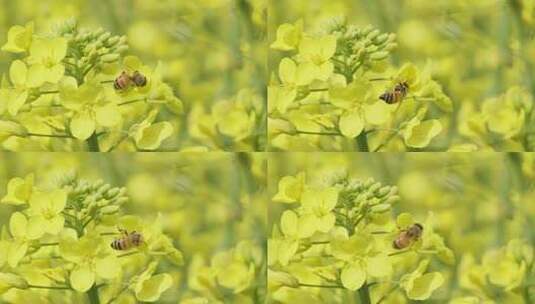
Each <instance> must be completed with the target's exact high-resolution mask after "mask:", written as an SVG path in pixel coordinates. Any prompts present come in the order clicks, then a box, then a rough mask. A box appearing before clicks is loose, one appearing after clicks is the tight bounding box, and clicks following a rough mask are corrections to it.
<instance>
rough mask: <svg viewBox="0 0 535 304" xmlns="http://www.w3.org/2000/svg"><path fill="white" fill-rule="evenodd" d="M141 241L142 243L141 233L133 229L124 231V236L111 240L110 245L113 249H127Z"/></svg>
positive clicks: (139, 243)
mask: <svg viewBox="0 0 535 304" xmlns="http://www.w3.org/2000/svg"><path fill="white" fill-rule="evenodd" d="M141 243H143V235H141V233H138V232H135V231H133V232H132V233H128V232H126V231H124V236H123V237H121V238H118V239H115V240H113V242H111V244H110V246H111V248H113V249H115V250H129V249H131V248H134V247H138V246H139V245H141Z"/></svg>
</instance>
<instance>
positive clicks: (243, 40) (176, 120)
mask: <svg viewBox="0 0 535 304" xmlns="http://www.w3.org/2000/svg"><path fill="white" fill-rule="evenodd" d="M0 4H1V5H2V10H1V11H0V33H3V34H2V35H0V44H2V45H3V44H4V43H5V42H6V41H7V32H8V30H9V29H10V28H11V27H12V26H14V25H24V24H26V23H27V22H30V21H33V22H34V23H35V29H38V31H39V32H40V33H46V32H47V31H50V30H51V29H53V28H54V26H56V25H57V24H59V23H62V22H64V21H65V20H67V19H69V18H75V19H76V20H77V21H78V23H79V24H80V26H81V27H84V28H89V29H91V30H95V29H97V28H103V29H104V30H106V31H109V32H111V33H112V34H113V35H125V36H126V38H127V43H128V45H129V50H128V54H129V55H135V56H137V57H139V58H140V59H141V60H142V61H143V62H144V63H145V64H146V65H147V66H151V67H155V66H156V65H157V63H158V62H161V63H162V77H163V79H164V81H165V82H166V83H168V84H169V85H170V86H171V88H172V91H173V93H174V95H176V96H177V97H178V98H180V100H182V102H183V103H184V110H185V113H183V114H181V115H176V114H175V113H172V112H164V113H160V119H163V120H168V121H171V123H172V125H173V129H174V132H173V135H172V136H171V138H168V139H166V140H165V141H164V143H163V144H162V146H161V147H159V150H164V151H178V150H195V151H198V150H231V151H253V150H263V149H264V145H265V133H266V125H265V119H266V118H265V100H266V98H265V83H266V73H265V64H264V62H265V58H266V56H267V48H266V45H265V43H264V41H265V37H266V33H265V28H266V20H265V19H266V16H267V11H266V4H267V2H266V1H265V0H236V1H234V0H232V1H231V0H206V1H193V2H192V1H180V0H169V1H156V0H153V1H134V0H117V1H107V0H98V1H89V0H76V1H68V2H65V1H56V0H47V1H40V2H35V1H32V0H22V1H9V0H2V1H0ZM16 58H19V57H18V56H17V55H16V54H8V53H5V52H3V55H2V56H1V57H0V71H2V74H5V75H6V76H7V74H8V73H7V71H8V69H9V66H10V62H12V61H13V60H14V59H16ZM223 114H226V115H228V116H224V115H223ZM229 120H230V122H229ZM12 134H13V133H12ZM23 150H30V149H23ZM34 150H35V149H34ZM118 150H131V149H129V148H128V147H118Z"/></svg>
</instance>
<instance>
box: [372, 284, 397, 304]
mask: <svg viewBox="0 0 535 304" xmlns="http://www.w3.org/2000/svg"><path fill="white" fill-rule="evenodd" d="M398 286H399V285H395V286H394V287H392V288H390V290H388V291H387V292H386V293H385V294H384V295H383V296H382V297H381V298H380V299H379V300H378V301H377V303H376V304H380V303H382V302H383V301H384V300H386V299H387V298H388V297H389V296H390V295H391V294H392V293H393V292H394V291H396V289H397V288H398Z"/></svg>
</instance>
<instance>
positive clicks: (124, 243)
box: [111, 238, 130, 250]
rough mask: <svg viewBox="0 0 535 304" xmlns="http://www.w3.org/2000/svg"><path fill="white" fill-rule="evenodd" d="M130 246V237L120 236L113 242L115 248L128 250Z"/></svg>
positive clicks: (112, 245) (112, 246)
mask: <svg viewBox="0 0 535 304" xmlns="http://www.w3.org/2000/svg"><path fill="white" fill-rule="evenodd" d="M129 247H130V246H129V245H128V238H120V239H116V240H114V241H113V242H111V248H113V249H115V250H126V249H128V248H129Z"/></svg>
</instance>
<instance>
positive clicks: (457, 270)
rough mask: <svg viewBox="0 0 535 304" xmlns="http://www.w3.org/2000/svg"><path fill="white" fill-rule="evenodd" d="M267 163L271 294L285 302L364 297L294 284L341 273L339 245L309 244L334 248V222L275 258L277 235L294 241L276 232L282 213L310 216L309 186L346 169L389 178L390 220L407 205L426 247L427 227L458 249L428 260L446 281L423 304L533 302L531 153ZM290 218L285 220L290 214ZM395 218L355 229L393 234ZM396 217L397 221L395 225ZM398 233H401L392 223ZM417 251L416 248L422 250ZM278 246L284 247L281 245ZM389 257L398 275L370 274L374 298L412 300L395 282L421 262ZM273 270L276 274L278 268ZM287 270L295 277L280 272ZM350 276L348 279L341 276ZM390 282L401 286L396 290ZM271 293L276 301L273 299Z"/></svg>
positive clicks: (278, 158)
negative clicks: (284, 257) (392, 191)
mask: <svg viewBox="0 0 535 304" xmlns="http://www.w3.org/2000/svg"><path fill="white" fill-rule="evenodd" d="M268 163H269V172H268V179H269V181H270V182H269V187H268V193H269V196H270V197H271V198H272V203H271V204H270V208H269V211H268V217H269V226H270V227H272V231H273V233H272V236H270V238H269V242H270V245H269V249H268V252H269V261H268V264H269V265H270V266H269V267H270V270H269V273H270V274H268V275H269V276H270V279H269V283H268V286H269V287H268V288H269V290H270V295H273V296H277V298H276V299H277V300H278V301H282V302H284V303H305V302H306V303H360V302H359V301H358V300H353V298H355V299H356V298H358V295H357V294H356V292H352V291H348V290H344V289H333V288H317V287H303V286H301V287H299V288H296V287H297V285H295V284H296V281H295V278H299V281H300V282H301V283H308V282H311V283H312V284H323V285H332V284H333V282H334V283H335V284H336V282H337V281H336V280H334V281H329V280H328V279H329V278H330V279H333V278H335V279H336V276H334V277H333V275H332V274H330V272H329V271H328V270H326V269H328V267H332V265H338V264H331V262H330V261H332V259H333V257H332V256H330V257H329V255H330V254H331V255H334V256H336V252H335V249H334V247H333V249H329V248H328V247H323V248H322V247H321V246H320V248H316V247H318V246H312V245H310V244H311V241H318V240H320V239H321V238H323V239H322V240H325V239H327V240H329V239H331V243H330V245H329V246H334V245H333V243H332V242H333V241H332V239H333V238H335V236H336V235H339V231H338V230H339V228H333V229H332V230H330V231H329V233H328V234H327V235H325V234H321V233H318V232H316V233H315V234H313V235H312V236H310V235H306V234H305V235H306V238H305V237H303V235H301V236H300V237H297V239H298V240H299V244H300V246H299V251H298V253H295V254H294V253H290V257H292V259H291V260H290V262H289V263H288V264H287V265H281V264H280V262H278V261H280V256H279V257H278V258H274V257H276V256H277V255H275V254H274V253H272V252H270V251H271V249H272V242H273V243H275V241H276V242H280V241H281V240H283V241H285V242H288V241H289V239H288V238H287V237H283V236H284V235H285V234H281V233H280V232H276V231H278V228H276V227H281V226H280V225H281V216H283V215H284V214H285V213H288V212H289V211H288V210H293V211H295V212H297V213H298V214H306V212H305V211H306V208H307V207H306V205H307V204H308V205H309V203H307V199H304V198H303V196H304V191H305V190H304V189H307V188H308V189H312V190H315V189H325V187H329V185H333V181H337V180H340V177H344V176H349V177H352V178H355V179H357V180H361V181H363V182H365V181H367V179H369V178H373V179H375V180H376V181H377V182H380V183H382V184H383V185H391V186H395V187H396V188H397V195H398V196H399V200H398V202H396V203H393V204H392V205H391V210H388V209H387V212H386V214H387V218H391V217H392V216H391V215H390V214H392V215H394V216H395V215H399V214H401V213H406V212H408V213H410V214H411V215H412V217H413V218H414V220H415V221H416V222H420V223H422V224H423V225H424V235H423V238H422V242H423V244H426V243H429V242H432V239H436V237H432V238H430V237H429V236H426V234H425V230H426V229H433V231H434V233H436V234H438V235H440V236H441V237H442V238H443V240H444V244H445V245H446V246H447V247H448V248H450V249H451V251H452V253H453V256H454V258H455V259H454V261H455V262H454V263H453V264H449V263H448V262H447V261H448V260H449V261H450V262H451V261H452V260H451V259H450V258H451V256H450V257H449V258H448V259H446V260H444V259H443V258H444V257H447V256H448V255H446V256H443V257H442V258H440V254H439V259H432V260H431V262H430V264H429V266H428V267H429V268H430V269H432V271H438V272H440V273H441V275H442V276H443V277H444V282H443V284H442V285H441V286H440V287H439V288H438V289H437V290H435V291H434V292H433V293H432V295H431V297H430V298H429V299H428V300H426V301H424V302H426V303H524V304H527V303H533V299H535V288H534V283H535V267H534V265H535V263H534V258H533V255H534V250H535V248H534V244H535V233H533V231H535V204H533V199H534V195H535V158H534V156H533V155H531V154H528V153H525V154H517V153H509V154H496V153H485V152H479V153H409V154H364V153H357V154H355V153H351V154H349V153H328V154H325V153H283V154H280V153H278V154H272V155H271V156H270V157H269V160H268ZM298 173H299V175H297V174H298ZM285 176H294V177H295V178H288V177H285ZM327 189H329V188H327ZM372 197H373V196H372ZM368 198H369V202H371V203H373V202H374V199H373V198H371V199H370V197H368ZM340 200H342V198H340V199H339V201H340ZM382 210H383V208H381V211H382ZM316 214H318V213H316ZM335 215H336V212H335ZM285 217H288V216H287V215H286V216H285ZM337 217H338V215H337ZM285 221H286V222H287V219H286V220H285ZM391 222H392V220H385V221H383V222H381V221H379V223H377V222H374V221H372V222H371V224H369V225H368V226H362V227H361V226H358V227H360V228H357V230H356V235H359V234H364V235H365V233H367V232H368V231H380V230H385V229H386V231H392V230H391V229H392V223H391ZM399 224H400V222H399V218H398V223H397V225H398V226H399ZM286 225H287V224H286ZM299 227H301V228H299V229H300V230H299V229H298V230H297V231H302V229H305V228H306V227H307V226H306V225H305V222H303V223H302V224H301V226H299ZM317 227H320V226H319V225H318V226H317ZM370 227H371V228H370ZM394 227H395V225H394ZM286 229H287V228H286ZM393 231H394V232H395V229H394V230H393ZM379 236H381V235H374V238H373V243H374V244H376V243H377V242H380V239H378V237H379ZM394 238H395V233H394V234H390V235H389V236H388V237H387V240H390V241H392V240H393V239H394ZM426 238H427V239H426ZM275 245H276V244H275ZM415 245H416V244H415ZM310 246H311V247H313V248H311V247H310ZM322 246H328V245H322ZM374 246H377V245H374ZM274 248H275V247H274ZM285 248H289V246H286V247H285ZM309 248H311V249H309ZM352 248H359V247H358V246H355V247H352ZM285 250H291V249H285ZM303 250H305V251H304V252H303ZM306 250H308V251H306ZM355 250H356V249H355ZM415 250H416V252H418V250H419V249H415ZM385 251H386V252H387V253H388V252H392V251H393V249H392V247H391V246H390V248H389V247H388V245H387V247H385ZM278 252H279V254H280V253H281V250H280V249H279V250H278ZM394 252H395V251H394ZM422 252H423V251H420V253H419V254H418V255H419V256H420V257H421V258H422V257H423V256H429V255H428V254H424V253H422ZM404 255H405V254H399V255H397V256H398V257H402V256H404ZM318 256H319V257H318ZM322 256H327V257H322ZM305 257H309V258H311V257H315V259H312V258H311V259H310V260H309V261H308V262H304V261H303V260H302V259H304V258H305ZM274 259H275V260H274ZM385 263H386V262H385ZM388 263H393V264H392V265H393V269H394V272H393V273H394V274H395V275H394V276H393V277H388V276H387V277H386V280H385V279H384V278H383V279H377V278H375V279H371V280H369V281H368V283H373V282H378V283H379V284H374V285H372V286H371V287H370V291H371V298H372V301H371V303H377V301H379V299H380V298H382V297H383V296H384V295H385V294H386V295H388V296H387V297H386V298H384V299H383V300H382V301H383V302H381V303H411V301H410V300H407V297H409V298H410V297H411V295H410V294H409V293H408V292H407V293H406V294H405V292H406V291H407V289H406V285H404V284H403V283H401V282H400V286H399V287H396V286H397V284H398V283H397V282H398V280H399V279H400V277H402V276H403V275H405V274H407V273H409V272H411V271H413V270H414V269H415V268H416V267H417V266H418V263H417V259H416V260H415V259H414V256H412V257H411V256H406V257H405V258H404V259H403V260H402V262H400V261H396V260H391V261H389V262H388ZM303 265H306V266H305V267H303ZM272 271H274V272H275V273H274V274H272V273H271V272H272ZM429 271H431V270H429ZM281 272H282V273H283V274H284V273H287V274H291V276H288V275H283V274H281ZM272 275H273V277H272ZM292 278H293V279H292ZM326 278H327V279H326ZM343 280H344V279H343V278H342V283H343ZM307 281H308V282H307ZM401 281H403V280H401ZM338 284H341V283H338ZM281 286H282V288H281ZM284 286H286V287H284ZM388 286H393V287H394V289H393V291H392V292H390V291H389V290H391V289H389V288H388ZM422 288H423V287H422ZM424 290H425V289H424ZM420 292H421V290H420ZM281 299H283V300H281ZM271 300H272V301H273V300H274V299H273V297H271ZM353 301H355V302H353ZM275 303H277V301H275Z"/></svg>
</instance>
